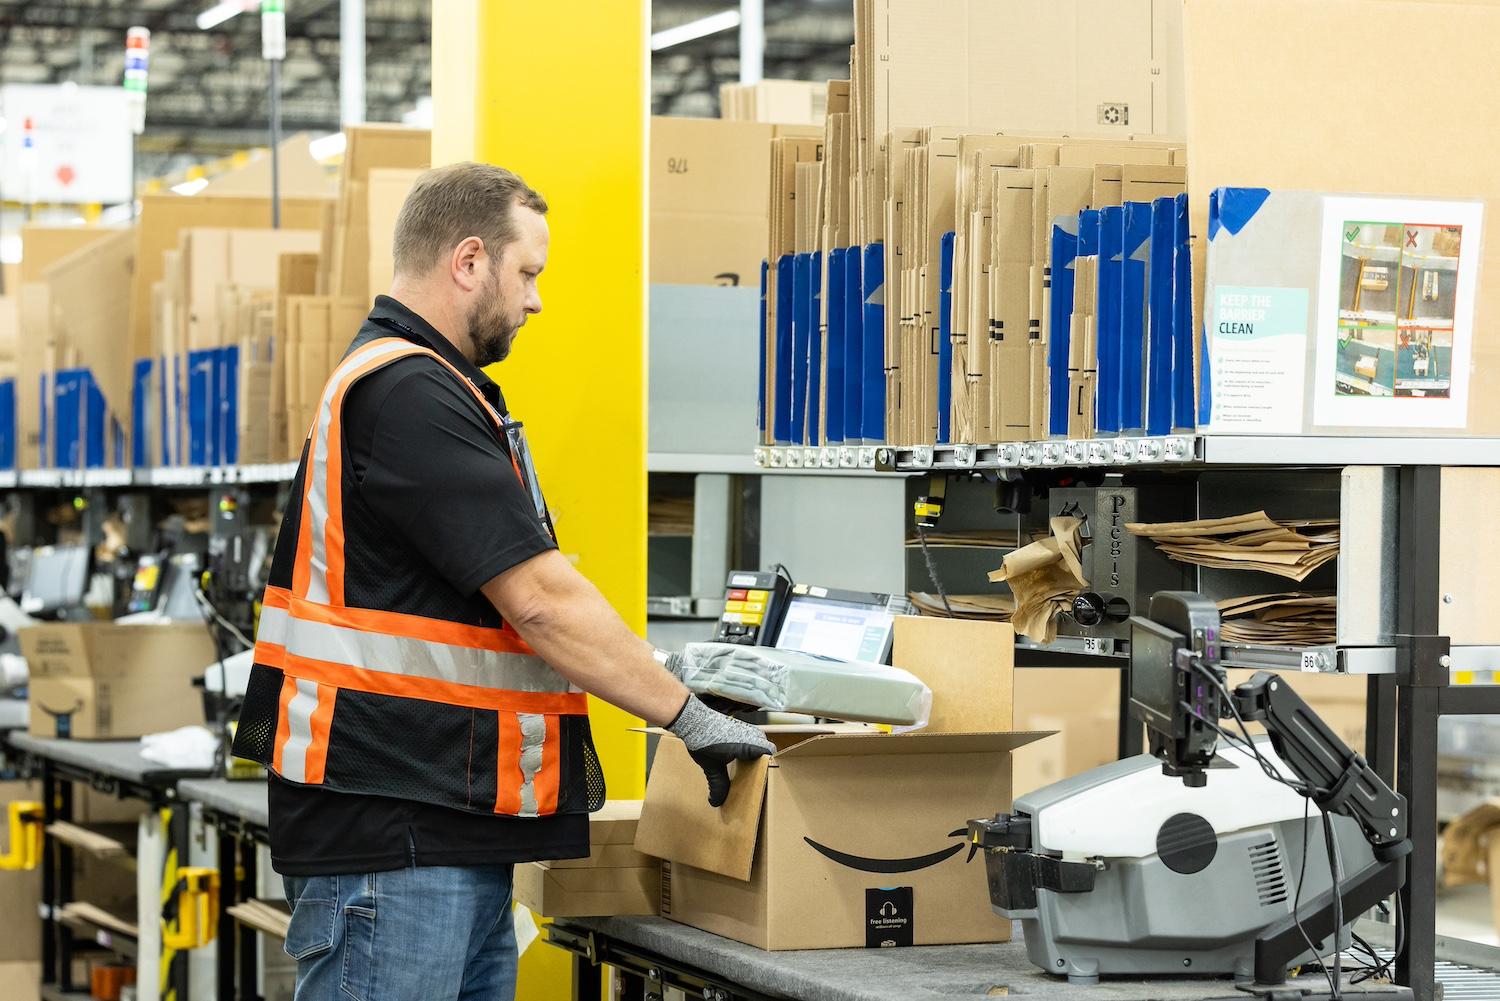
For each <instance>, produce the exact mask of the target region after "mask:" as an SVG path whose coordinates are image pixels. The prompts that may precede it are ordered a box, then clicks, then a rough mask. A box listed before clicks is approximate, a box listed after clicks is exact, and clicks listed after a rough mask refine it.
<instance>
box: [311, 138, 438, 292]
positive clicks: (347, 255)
mask: <svg viewBox="0 0 1500 1001" xmlns="http://www.w3.org/2000/svg"><path fill="white" fill-rule="evenodd" d="M344 135H345V136H346V137H347V145H346V146H345V148H344V162H343V166H342V167H341V168H340V171H339V197H338V201H337V202H336V208H335V210H334V216H333V227H332V234H331V235H332V246H331V247H330V248H329V258H328V268H329V276H328V280H329V286H328V289H327V292H328V294H329V295H331V296H333V297H335V298H347V299H358V300H360V301H361V302H365V303H368V302H369V301H370V298H371V288H370V278H371V275H370V262H371V260H372V255H373V254H375V253H376V252H377V251H378V250H379V249H381V248H379V247H378V240H376V241H375V242H372V239H371V237H372V230H371V221H372V219H371V215H370V204H371V198H372V196H376V195H379V196H380V197H384V198H386V199H388V200H389V199H396V198H404V197H405V192H404V191H397V190H393V189H398V188H399V183H400V182H399V181H398V180H395V179H393V178H391V177H389V176H383V177H379V178H375V179H374V180H373V182H372V178H371V176H370V175H371V171H373V170H375V169H377V168H399V169H405V170H418V171H419V170H424V169H426V168H427V167H428V166H430V165H431V163H432V132H431V131H430V130H428V129H414V128H407V127H405V126H401V125H354V126H350V127H349V128H347V129H345V130H344ZM393 182H394V183H393ZM408 188H409V185H408ZM377 189H378V190H377ZM396 204H397V207H398V208H399V201H398V202H397V203H396ZM383 218H384V217H383ZM394 218H395V215H394V213H390V215H389V219H390V220H391V221H392V231H394V225H393V221H394ZM382 225H384V223H382ZM384 238H385V235H384V234H383V233H382V234H381V236H380V238H379V239H384ZM384 249H385V251H386V253H387V255H389V248H388V247H386V248H384ZM376 291H383V290H376Z"/></svg>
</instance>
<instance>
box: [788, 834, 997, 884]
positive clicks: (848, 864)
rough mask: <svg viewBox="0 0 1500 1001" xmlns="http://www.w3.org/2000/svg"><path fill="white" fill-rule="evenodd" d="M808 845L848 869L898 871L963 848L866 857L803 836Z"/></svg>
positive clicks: (930, 863)
mask: <svg viewBox="0 0 1500 1001" xmlns="http://www.w3.org/2000/svg"><path fill="white" fill-rule="evenodd" d="M967 834H968V832H967V831H965V830H959V831H953V832H952V833H950V834H949V835H948V837H950V838H962V837H965V836H966V835H967ZM802 840H803V841H806V842H807V843H808V845H809V846H810V847H811V848H812V849H813V851H815V852H817V853H818V854H819V855H822V856H823V857H824V858H826V859H828V860H830V861H832V862H837V863H838V864H839V865H841V866H844V867H845V868H848V869H858V870H859V871H860V872H878V873H886V874H889V873H898V872H916V871H917V870H918V869H926V868H929V867H931V866H935V865H937V864H939V863H940V862H946V861H948V860H949V859H951V858H952V857H953V856H955V855H957V854H958V853H959V852H961V851H963V850H964V846H963V844H962V843H960V844H956V845H949V846H948V847H947V848H944V849H942V850H941V851H935V852H933V853H931V854H930V855H916V856H913V857H911V858H868V857H866V856H864V855H850V854H849V853H848V852H841V851H839V850H838V849H836V848H829V847H828V846H827V845H820V844H818V843H817V842H816V841H814V840H813V839H812V838H803V839H802Z"/></svg>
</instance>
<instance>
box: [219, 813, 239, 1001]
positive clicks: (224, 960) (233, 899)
mask: <svg viewBox="0 0 1500 1001" xmlns="http://www.w3.org/2000/svg"><path fill="white" fill-rule="evenodd" d="M218 842H219V936H218V938H217V939H216V940H215V942H214V950H215V952H214V963H215V967H216V970H215V979H216V981H217V983H218V996H219V999H220V1001H236V999H237V998H239V997H240V995H239V994H238V993H237V992H236V990H235V979H234V978H235V970H236V965H235V958H236V957H235V946H236V945H237V943H238V941H239V936H238V935H236V934H235V933H234V932H235V924H234V918H232V917H231V916H230V914H229V908H231V907H233V906H234V905H235V904H237V903H239V885H238V884H237V882H236V881H235V878H234V874H235V868H236V867H235V858H236V856H237V855H238V854H239V843H238V842H237V841H236V840H235V839H234V838H233V837H232V836H230V835H229V834H227V833H226V832H225V831H224V830H223V829H222V828H220V829H219V837H218Z"/></svg>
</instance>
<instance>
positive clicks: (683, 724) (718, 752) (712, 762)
mask: <svg viewBox="0 0 1500 1001" xmlns="http://www.w3.org/2000/svg"><path fill="white" fill-rule="evenodd" d="M667 729H668V730H669V731H671V732H672V733H673V734H675V735H676V736H677V737H679V738H680V739H681V740H682V742H683V743H684V744H686V745H687V750H688V754H690V755H692V758H693V760H694V761H696V762H697V763H698V767H699V768H702V769H703V774H704V775H706V776H707V777H708V805H709V806H716V807H717V806H723V805H724V801H725V800H726V799H728V798H729V763H730V762H731V761H754V760H755V759H756V758H759V757H763V756H765V755H768V754H774V753H776V748H775V746H773V745H772V744H771V742H770V741H769V740H767V739H766V738H765V734H763V733H761V732H760V731H759V730H757V729H756V728H755V727H753V726H751V725H750V724H749V723H746V722H744V721H742V720H737V719H735V718H733V717H732V716H725V715H724V714H723V713H716V712H714V711H713V710H712V709H710V708H708V706H706V705H704V704H703V703H702V702H700V701H698V696H696V695H689V696H688V700H687V701H686V702H684V703H683V705H682V711H681V712H679V713H678V714H677V718H676V719H674V720H673V721H672V722H671V723H669V724H667Z"/></svg>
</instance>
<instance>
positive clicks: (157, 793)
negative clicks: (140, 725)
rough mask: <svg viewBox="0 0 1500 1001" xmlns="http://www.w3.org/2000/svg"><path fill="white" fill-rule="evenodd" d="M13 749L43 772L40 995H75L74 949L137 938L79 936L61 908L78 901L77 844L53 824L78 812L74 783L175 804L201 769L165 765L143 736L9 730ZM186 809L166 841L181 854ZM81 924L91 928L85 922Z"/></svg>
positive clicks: (177, 968)
mask: <svg viewBox="0 0 1500 1001" xmlns="http://www.w3.org/2000/svg"><path fill="white" fill-rule="evenodd" d="M4 741H5V743H6V744H7V745H8V751H9V754H10V756H11V757H12V758H14V759H15V763H16V764H17V765H18V766H19V770H20V771H21V772H22V774H24V775H37V774H39V775H40V776H41V780H42V818H43V824H44V825H45V826H44V828H43V830H44V834H43V839H42V901H43V907H42V989H41V996H42V998H43V1001H49V999H53V998H66V997H73V996H75V995H73V994H72V992H73V990H74V986H73V982H72V976H73V954H74V952H75V951H80V950H83V949H89V948H97V947H99V946H103V947H104V948H106V949H109V950H110V951H112V952H115V953H117V954H119V955H125V956H132V957H133V956H134V955H135V951H136V945H137V943H136V941H135V940H134V938H133V937H132V936H126V935H122V934H121V933H119V932H118V931H105V930H99V931H95V932H94V933H93V934H92V935H88V936H86V937H75V935H74V934H73V932H74V930H75V929H76V928H78V927H79V924H78V923H77V922H74V921H69V920H67V919H66V918H65V916H64V913H63V911H64V908H65V907H66V906H67V905H68V904H70V903H72V902H73V851H74V849H73V847H72V845H70V844H69V843H68V842H66V841H64V840H62V839H61V838H59V837H56V836H54V834H53V833H52V831H51V830H50V829H51V828H52V827H53V825H55V824H60V823H62V824H71V823H72V822H73V817H74V785H75V783H80V782H81V783H83V784H85V785H86V786H87V787H88V788H90V789H93V790H94V791H96V792H100V793H105V794H107V795H114V796H118V797H120V798H122V799H124V798H131V799H139V800H142V801H144V802H146V803H148V804H150V805H151V806H152V807H153V808H155V809H163V808H170V807H173V806H175V805H177V803H178V802H179V801H178V796H177V783H178V781H179V780H180V779H183V778H185V777H189V776H201V775H204V774H206V773H205V772H204V771H203V770H201V769H200V770H184V769H180V768H167V767H164V766H162V765H159V764H156V763H155V762H151V761H147V760H146V759H145V758H143V757H141V744H140V741H139V740H59V739H56V738H49V737H33V736H31V735H30V734H26V733H19V732H12V733H9V734H6V735H5V737H4ZM188 827H189V825H188V814H187V811H185V810H172V812H171V819H170V821H169V822H168V823H167V825H166V830H165V835H166V837H167V839H168V843H169V844H170V845H171V846H173V847H174V848H176V850H177V854H178V857H179V858H186V857H187V853H188V847H189V846H188ZM82 930H85V931H87V930H88V929H87V928H84V929H82ZM172 978H173V982H174V983H175V984H176V988H177V997H178V998H179V999H186V997H187V989H188V988H187V962H186V955H185V954H182V953H179V954H178V957H177V960H176V961H175V962H174V963H173V969H172Z"/></svg>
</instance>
